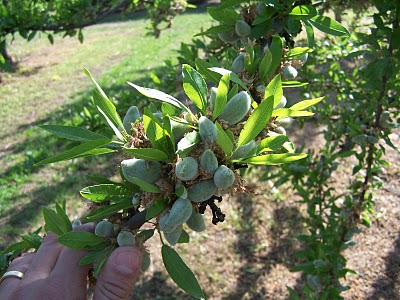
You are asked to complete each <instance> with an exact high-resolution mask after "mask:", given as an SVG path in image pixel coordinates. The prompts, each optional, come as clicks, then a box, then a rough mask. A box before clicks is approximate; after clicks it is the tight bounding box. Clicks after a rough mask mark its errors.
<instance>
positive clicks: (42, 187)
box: [0, 68, 161, 249]
mask: <svg viewBox="0 0 400 300" xmlns="http://www.w3.org/2000/svg"><path fill="white" fill-rule="evenodd" d="M151 71H153V72H155V73H156V74H157V72H161V69H158V68H155V69H152V70H151ZM151 71H150V70H139V71H138V74H141V76H142V77H141V78H139V79H138V80H136V81H135V82H136V83H137V84H139V85H141V86H145V87H154V83H153V82H152V81H151V77H150V72H151ZM99 81H100V85H101V86H102V88H103V89H104V91H105V92H106V94H107V95H108V96H109V97H110V98H112V99H113V101H114V102H117V104H116V106H117V109H118V110H119V113H120V115H121V116H122V117H123V116H124V114H125V112H126V111H127V109H128V108H129V107H130V106H131V105H137V106H138V107H139V108H140V107H143V106H145V105H146V104H148V102H147V98H146V97H144V96H142V95H140V94H139V93H138V92H136V91H135V90H134V89H133V88H132V87H130V86H129V85H127V84H125V83H123V84H120V85H119V84H116V85H111V84H113V83H107V84H102V83H101V80H99ZM90 95H91V89H88V90H84V91H82V92H79V93H78V94H76V95H74V96H73V97H72V99H75V101H74V102H73V103H71V104H70V105H65V106H63V107H61V108H60V109H58V110H57V111H54V112H52V113H51V114H48V115H47V116H46V117H45V118H43V119H40V120H37V121H35V122H33V123H30V124H27V125H24V126H20V127H19V128H17V129H16V131H25V130H27V131H26V132H29V133H27V134H25V137H26V138H25V140H23V141H21V142H19V143H16V144H14V145H13V146H11V147H9V148H8V149H7V150H5V151H2V153H0V154H1V155H2V156H3V155H4V158H2V159H4V160H6V156H5V155H11V156H18V157H19V159H18V160H17V161H15V162H11V163H10V162H9V161H8V162H7V164H8V165H9V166H8V167H7V168H6V169H5V170H0V185H1V186H2V190H1V191H0V207H2V209H1V211H0V225H1V226H2V227H3V229H2V230H0V232H1V234H2V235H3V237H2V239H1V242H0V249H3V248H4V247H6V246H7V245H8V244H9V243H12V242H14V241H15V239H16V238H17V237H18V236H19V235H20V234H21V233H25V232H26V231H27V228H30V227H31V224H35V220H37V217H38V215H39V214H40V208H41V206H47V205H50V204H53V203H54V202H55V201H57V200H58V201H60V200H63V199H64V195H65V194H69V195H70V196H71V194H72V192H73V193H76V199H77V201H81V199H82V198H81V197H80V195H79V190H81V189H82V188H83V187H85V184H86V185H88V184H91V183H89V181H88V180H86V178H85V175H96V176H105V177H109V176H112V175H114V173H115V167H116V165H117V164H118V161H117V160H116V159H115V158H114V159H112V158H113V157H115V155H112V156H110V155H103V156H101V157H98V158H89V159H88V158H85V159H79V160H74V161H71V162H68V163H64V164H57V163H55V165H54V166H49V165H44V166H39V167H38V166H35V164H36V163H37V162H39V161H41V160H43V159H45V158H48V157H51V156H53V155H57V154H59V153H61V152H63V151H65V150H67V149H70V148H72V147H74V146H76V145H78V144H79V143H77V142H72V141H67V140H65V139H61V138H57V137H56V136H54V135H50V134H48V133H47V132H46V131H45V130H42V129H40V128H38V127H37V126H40V125H43V124H57V125H74V126H80V127H85V128H87V129H89V130H92V131H95V132H97V133H102V134H105V135H107V136H110V137H111V136H112V133H111V132H110V130H104V128H106V126H104V125H103V124H102V121H101V120H100V118H99V116H98V113H97V110H96V109H95V107H94V106H93V105H92V104H91V101H90V98H91V97H90ZM154 103H155V104H156V102H154ZM85 107H86V108H87V111H88V112H89V113H86V114H85V113H84V108H85ZM9 135H12V133H9ZM3 138H5V136H2V137H0V139H3ZM21 154H22V155H21Z"/></svg>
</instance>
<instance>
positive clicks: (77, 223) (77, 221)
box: [72, 219, 82, 229]
mask: <svg viewBox="0 0 400 300" xmlns="http://www.w3.org/2000/svg"><path fill="white" fill-rule="evenodd" d="M81 225H82V223H81V221H79V220H78V219H75V220H74V221H73V222H72V229H75V228H77V227H79V226H81Z"/></svg>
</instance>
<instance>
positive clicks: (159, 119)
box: [153, 112, 163, 123]
mask: <svg viewBox="0 0 400 300" xmlns="http://www.w3.org/2000/svg"><path fill="white" fill-rule="evenodd" d="M153 116H155V117H156V118H157V119H158V121H160V122H161V123H162V121H163V114H162V113H161V112H155V113H153Z"/></svg>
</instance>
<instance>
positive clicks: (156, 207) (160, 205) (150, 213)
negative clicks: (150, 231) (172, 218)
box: [146, 199, 168, 220]
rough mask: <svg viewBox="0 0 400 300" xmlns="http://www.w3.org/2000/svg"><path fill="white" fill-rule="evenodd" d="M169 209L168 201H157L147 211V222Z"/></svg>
mask: <svg viewBox="0 0 400 300" xmlns="http://www.w3.org/2000/svg"><path fill="white" fill-rule="evenodd" d="M167 207H168V199H157V200H156V201H154V202H153V204H152V205H150V207H149V208H147V210H146V220H150V219H152V218H154V217H155V216H157V215H158V214H159V213H161V212H162V211H164V210H165V209H166V208H167Z"/></svg>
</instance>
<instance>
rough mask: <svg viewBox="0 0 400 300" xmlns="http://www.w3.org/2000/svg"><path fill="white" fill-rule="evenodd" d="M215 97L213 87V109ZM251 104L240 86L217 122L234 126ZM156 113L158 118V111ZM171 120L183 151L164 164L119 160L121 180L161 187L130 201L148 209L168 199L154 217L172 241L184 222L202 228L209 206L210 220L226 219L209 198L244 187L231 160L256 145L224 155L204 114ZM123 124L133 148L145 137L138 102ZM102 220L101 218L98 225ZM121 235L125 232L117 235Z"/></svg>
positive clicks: (132, 159)
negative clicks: (167, 205) (165, 207)
mask: <svg viewBox="0 0 400 300" xmlns="http://www.w3.org/2000/svg"><path fill="white" fill-rule="evenodd" d="M215 96H216V95H215V91H214V92H211V95H210V98H209V100H208V103H209V110H210V111H212V110H213V106H214V103H215ZM250 107H251V97H250V95H249V94H248V93H247V92H245V91H241V92H239V93H238V94H236V95H235V96H233V97H232V98H231V99H230V100H229V101H228V103H227V104H226V106H225V108H224V109H223V111H222V112H221V114H220V116H219V117H218V119H217V120H216V121H215V122H219V123H220V124H223V126H224V128H231V129H232V131H234V128H235V127H236V125H237V124H238V123H239V122H240V121H242V120H243V119H244V118H245V117H246V115H247V114H248V112H249V110H250ZM154 115H155V116H156V117H157V118H159V120H162V118H161V117H162V116H161V114H160V113H154ZM170 124H171V130H172V133H173V136H174V142H175V144H176V149H178V150H179V149H185V151H181V152H179V151H178V153H179V154H177V155H176V157H175V159H174V161H173V162H168V163H167V162H162V161H154V160H144V159H141V158H130V159H125V160H123V161H122V162H121V171H122V174H123V176H124V177H125V179H126V180H128V181H130V182H132V183H134V184H136V182H135V179H140V180H141V181H143V182H146V183H148V184H153V185H156V186H158V187H160V194H154V193H148V192H144V191H143V192H141V193H137V194H135V195H134V197H133V199H132V204H133V205H135V206H136V207H138V206H140V205H141V206H142V207H144V208H148V207H149V206H150V205H151V204H152V203H153V202H154V200H155V199H158V198H163V199H166V198H169V199H170V200H171V201H170V203H171V205H170V206H169V208H168V209H166V210H165V211H164V212H162V213H161V214H160V215H159V216H158V218H157V221H158V227H159V229H160V230H161V231H162V232H163V233H164V237H165V239H166V240H167V241H168V242H169V243H170V244H171V245H175V244H176V243H177V242H178V239H179V237H180V236H181V233H182V225H183V224H184V223H186V224H187V226H188V227H189V228H190V229H192V230H194V231H203V230H205V228H206V226H205V223H204V220H203V216H202V213H204V210H205V208H206V206H207V205H210V208H212V210H213V223H214V224H216V223H217V222H221V221H223V220H224V217H225V215H224V214H222V212H221V211H220V210H219V208H218V207H216V205H214V202H213V199H214V200H220V199H221V198H220V197H221V196H222V195H223V194H228V193H231V192H233V191H234V190H237V189H239V188H241V187H242V182H241V180H240V177H239V175H238V174H236V172H235V170H234V169H233V164H232V163H231V162H230V161H231V160H232V159H235V158H240V157H241V156H243V157H248V156H249V153H250V152H252V154H251V155H254V154H255V150H256V147H257V145H256V143H255V141H252V142H251V143H248V144H246V145H243V146H242V147H240V148H239V149H238V150H237V151H235V154H234V156H232V157H230V158H227V157H226V156H225V155H224V153H223V151H222V149H221V148H220V146H219V145H218V143H217V129H216V127H215V123H214V122H213V121H212V120H211V119H209V118H208V117H207V116H200V117H199V118H198V119H197V118H196V117H195V116H194V115H191V114H188V113H186V114H182V115H181V116H180V117H173V118H171V119H170ZM123 125H124V127H125V130H126V131H127V132H131V134H132V139H131V143H130V144H127V145H126V146H127V147H132V148H135V147H137V145H139V144H140V143H137V144H136V146H135V142H134V141H138V140H139V141H145V140H146V136H145V133H144V130H143V122H142V118H141V114H140V112H139V109H138V108H137V107H136V106H132V107H131V108H130V109H129V110H128V112H127V113H126V115H125V117H124V119H123ZM141 145H142V146H143V145H144V146H146V145H148V147H151V144H149V143H147V144H146V143H145V142H143V143H141ZM188 145H191V146H190V147H188ZM165 187H169V188H165ZM211 202H212V203H211ZM104 222H105V221H104ZM104 222H100V223H99V224H98V226H100V224H104ZM101 226H103V225H101ZM110 232H111V229H110ZM128 233H130V232H126V231H122V232H120V233H119V235H118V237H117V242H118V244H119V245H121V244H120V241H121V242H122V243H123V244H124V241H125V238H126V239H128V238H127V237H125V235H127V234H128ZM120 235H124V237H122V236H121V237H120V238H119V236H120ZM129 236H130V235H129ZM132 237H133V235H132V236H130V238H129V240H130V243H132V240H133V239H132ZM133 241H134V240H133Z"/></svg>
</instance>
